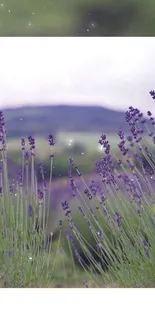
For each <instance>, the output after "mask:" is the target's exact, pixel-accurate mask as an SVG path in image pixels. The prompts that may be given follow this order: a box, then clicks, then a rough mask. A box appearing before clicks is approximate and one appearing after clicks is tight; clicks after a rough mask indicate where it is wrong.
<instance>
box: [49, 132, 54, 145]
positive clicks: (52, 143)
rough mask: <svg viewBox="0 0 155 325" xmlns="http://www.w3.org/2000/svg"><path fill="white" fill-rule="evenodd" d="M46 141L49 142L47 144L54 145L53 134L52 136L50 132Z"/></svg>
mask: <svg viewBox="0 0 155 325" xmlns="http://www.w3.org/2000/svg"><path fill="white" fill-rule="evenodd" d="M48 142H49V145H50V146H54V145H55V142H54V136H53V134H52V133H50V134H49V136H48Z"/></svg>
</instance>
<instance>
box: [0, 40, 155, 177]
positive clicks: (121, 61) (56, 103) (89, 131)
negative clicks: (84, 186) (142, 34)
mask: <svg viewBox="0 0 155 325" xmlns="http://www.w3.org/2000/svg"><path fill="white" fill-rule="evenodd" d="M0 49H1V51H0V109H1V110H3V112H4V117H5V121H6V129H7V141H8V142H7V143H8V151H9V157H10V162H9V164H10V165H9V171H10V173H11V174H12V173H13V172H15V171H16V170H17V167H16V164H13V161H15V162H16V163H17V165H18V166H19V165H20V164H21V159H22V155H21V144H20V139H21V138H22V137H27V136H29V135H32V136H34V137H35V139H36V168H37V166H38V162H39V161H42V162H43V163H44V166H45V169H46V178H47V179H48V177H49V168H50V159H49V156H50V148H49V145H48V134H49V133H53V134H54V137H55V143H56V144H55V146H54V148H53V149H54V153H55V158H54V165H53V178H55V179H58V178H59V179H61V180H62V179H66V177H67V176H68V169H69V168H70V165H69V157H72V158H74V159H75V161H76V163H77V164H78V165H79V166H80V169H81V171H82V172H83V173H84V174H85V175H86V174H88V175H90V174H92V173H94V162H95V161H96V160H97V159H99V158H100V157H102V156H103V149H102V148H101V146H100V145H99V144H98V140H99V138H100V135H101V134H102V133H106V134H107V137H108V140H109V141H110V144H111V148H112V153H113V154H115V155H117V156H118V157H119V155H120V152H119V150H118V146H117V145H118V143H119V137H118V136H117V131H118V130H120V129H121V130H123V131H125V133H126V135H128V134H129V130H128V125H127V123H126V121H125V111H126V110H127V109H128V107H129V106H130V105H133V106H134V107H138V108H139V109H141V110H142V112H143V113H144V114H146V112H147V110H148V109H150V110H152V111H153V110H154V102H153V100H152V98H151V97H150V95H149V91H150V90H151V89H153V87H154V84H155V74H154V70H153V69H152V66H153V62H154V56H155V39H154V38H121V37H120V38H41V37H40V38H22V37H21V38H20V37H19V38H0Z"/></svg>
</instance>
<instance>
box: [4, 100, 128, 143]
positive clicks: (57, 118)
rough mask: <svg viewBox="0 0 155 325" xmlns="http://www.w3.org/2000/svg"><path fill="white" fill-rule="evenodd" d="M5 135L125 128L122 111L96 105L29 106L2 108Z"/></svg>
mask: <svg viewBox="0 0 155 325" xmlns="http://www.w3.org/2000/svg"><path fill="white" fill-rule="evenodd" d="M3 112H4V117H5V122H6V129H7V133H8V134H7V135H8V138H17V137H22V136H27V135H29V134H31V135H33V136H46V135H47V134H48V133H51V132H52V133H54V134H56V133H57V132H59V131H63V132H105V133H116V132H117V130H118V129H121V130H123V131H126V132H127V130H128V125H127V123H126V121H125V114H124V112H122V111H114V110H111V109H107V108H104V107H100V106H73V105H72V106H67V105H55V106H33V107H30V106H29V107H19V108H15V109H11V108H8V109H5V110H3Z"/></svg>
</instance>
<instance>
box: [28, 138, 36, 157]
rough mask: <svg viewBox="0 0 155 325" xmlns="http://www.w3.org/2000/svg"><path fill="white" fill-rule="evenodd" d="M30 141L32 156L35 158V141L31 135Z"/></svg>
mask: <svg viewBox="0 0 155 325" xmlns="http://www.w3.org/2000/svg"><path fill="white" fill-rule="evenodd" d="M28 141H29V145H30V150H31V155H32V156H34V149H35V139H34V138H33V137H32V136H31V135H29V136H28Z"/></svg>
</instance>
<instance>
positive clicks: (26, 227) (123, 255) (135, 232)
mask: <svg viewBox="0 0 155 325" xmlns="http://www.w3.org/2000/svg"><path fill="white" fill-rule="evenodd" d="M150 95H151V97H152V98H153V99H155V92H154V91H151V92H150ZM124 120H125V121H126V124H127V125H128V127H129V129H130V136H129V135H126V134H125V133H124V132H123V131H122V130H119V131H118V132H117V134H116V137H117V139H118V143H117V145H116V141H115V146H114V147H112V146H111V143H110V141H109V136H108V135H106V134H101V136H99V138H98V141H97V142H98V143H97V144H96V146H97V145H98V144H99V145H100V146H101V147H102V150H101V152H100V156H98V154H97V153H96V159H94V158H93V161H90V160H87V164H89V165H90V164H92V165H93V166H94V169H92V170H91V172H90V171H89V173H88V172H87V173H83V172H82V171H81V168H80V164H79V163H78V164H77V161H75V159H74V157H71V156H68V176H67V175H66V176H67V177H62V176H61V175H60V177H58V178H59V179H58V178H57V179H54V180H53V177H52V176H53V175H52V174H53V166H54V163H55V159H56V155H57V152H56V150H54V148H55V146H56V143H55V142H56V141H55V138H54V136H53V134H49V135H48V141H47V145H48V147H47V149H46V155H47V156H48V159H49V165H50V172H49V175H48V179H47V178H46V177H45V168H44V163H42V162H39V163H38V162H37V165H36V159H37V156H36V146H37V144H36V142H37V141H36V139H35V138H34V137H33V136H28V137H27V138H22V139H21V141H20V142H19V148H20V154H21V166H20V169H19V166H18V164H17V162H16V161H14V160H12V157H11V158H10V157H9V150H8V145H7V130H6V129H5V116H4V115H3V113H2V112H0V154H1V167H0V230H1V236H0V285H1V286H2V287H83V288H85V287H86V288H89V287H154V283H155V273H154V268H155V239H154V238H155V237H154V231H155V196H154V188H155V186H154V182H155V175H154V169H155V164H154V155H155V153H154V144H155V135H154V132H153V128H154V125H155V120H154V117H153V116H152V113H151V112H150V111H148V112H147V118H145V117H144V116H143V114H142V113H141V112H140V110H139V109H137V108H134V107H132V106H131V107H129V109H128V111H127V112H126V113H125V114H124ZM150 144H151V145H150ZM43 147H44V146H43ZM43 147H42V151H43V150H44V148H43ZM116 148H117V150H116ZM77 156H78V155H77ZM89 159H90V156H89ZM61 160H62V163H63V156H61ZM36 166H38V172H36Z"/></svg>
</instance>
